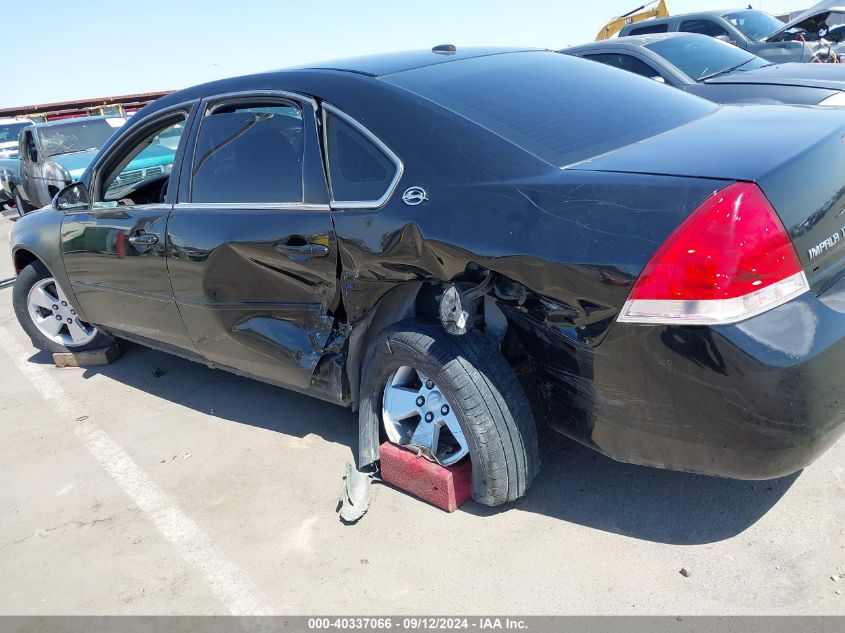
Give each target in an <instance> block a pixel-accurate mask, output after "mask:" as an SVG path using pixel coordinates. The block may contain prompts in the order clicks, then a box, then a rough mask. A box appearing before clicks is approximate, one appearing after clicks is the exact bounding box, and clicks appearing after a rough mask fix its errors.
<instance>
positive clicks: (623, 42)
mask: <svg viewBox="0 0 845 633" xmlns="http://www.w3.org/2000/svg"><path fill="white" fill-rule="evenodd" d="M681 37H699V38H700V37H709V36H707V35H701V34H699V33H685V32H681V31H673V32H670V33H644V34H642V35H623V36H622V37H616V38H613V39H611V40H602V41H600V42H590V43H589V44H579V45H578V46H570V47H568V48H564V49H561V50H560V51H559V52H561V53H575V52H578V51H581V50H585V49H588V48H590V49H592V48H603V49H608V50H612V49H614V48H624V47H626V46H646V45H648V44H652V43H653V42H659V41H662V40H671V39H677V38H681Z"/></svg>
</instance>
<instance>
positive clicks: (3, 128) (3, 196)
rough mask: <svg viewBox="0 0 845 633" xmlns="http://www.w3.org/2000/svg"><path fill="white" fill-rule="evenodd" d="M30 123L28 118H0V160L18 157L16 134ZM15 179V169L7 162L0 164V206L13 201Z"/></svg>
mask: <svg viewBox="0 0 845 633" xmlns="http://www.w3.org/2000/svg"><path fill="white" fill-rule="evenodd" d="M28 125H32V122H31V121H30V120H29V119H21V118H6V119H0V161H2V160H3V159H12V161H13V162H14V160H15V159H17V157H18V136H19V135H20V131H21V130H22V129H23V128H25V127H27V126H28ZM16 179H17V169H11V168H10V167H9V164H5V165H0V208H2V207H4V206H7V205H9V204H12V203H14V194H13V193H12V187H13V185H12V181H13V180H16Z"/></svg>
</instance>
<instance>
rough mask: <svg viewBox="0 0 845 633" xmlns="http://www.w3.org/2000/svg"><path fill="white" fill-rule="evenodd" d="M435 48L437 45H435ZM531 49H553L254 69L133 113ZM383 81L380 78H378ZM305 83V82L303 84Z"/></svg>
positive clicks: (398, 55) (410, 54)
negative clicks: (213, 97)
mask: <svg viewBox="0 0 845 633" xmlns="http://www.w3.org/2000/svg"><path fill="white" fill-rule="evenodd" d="M435 48H438V47H435ZM530 52H535V53H536V52H547V53H555V51H552V50H550V49H544V48H515V47H495V48H493V47H487V48H475V47H467V48H460V47H459V48H457V50H455V52H453V53H447V54H444V53H436V52H434V50H433V49H425V50H415V51H403V52H395V53H382V54H379V55H370V56H365V57H351V58H348V59H339V60H333V61H327V62H319V63H315V64H303V65H301V66H293V67H288V68H279V69H276V70H270V71H265V72H261V73H253V74H248V75H237V76H232V77H227V78H225V79H217V80H215V81H210V82H207V83H203V84H198V85H195V86H191V87H189V88H185V89H183V90H179V91H177V92H171V93H170V94H168V95H165V96H163V97H159V98H158V99H156V100H155V101H153V102H151V103H149V104H147V105H146V106H144V107H143V108H142V109H141V110H139V111H138V112H136V113H135V116H139V115H140V116H142V117H144V116H147V115H149V114H150V113H152V112H156V111H158V110H162V109H164V108H167V107H170V106H173V105H176V104H180V103H185V102H187V101H192V100H194V99H200V98H203V97H205V96H207V95H209V94H222V93H226V92H233V91H235V92H237V91H240V90H244V89H247V87H251V88H262V89H267V88H271V87H273V86H274V85H278V84H287V85H289V86H290V85H296V84H298V85H299V86H300V88H299V89H300V90H303V89H304V91H305V92H306V93H308V91H309V89H312V88H313V87H314V86H316V85H319V83H320V82H324V81H325V80H326V78H327V76H330V74H331V73H335V74H338V75H343V76H345V77H346V78H353V77H357V78H360V79H362V80H372V79H373V78H378V77H383V76H387V75H393V74H397V73H401V72H405V71H409V70H415V69H417V68H424V67H426V66H440V65H443V64H446V63H448V62H459V61H462V60H465V59H472V58H481V57H494V56H497V55H505V54H520V53H530ZM379 83H383V82H379ZM304 86H307V87H305V88H303V87H304Z"/></svg>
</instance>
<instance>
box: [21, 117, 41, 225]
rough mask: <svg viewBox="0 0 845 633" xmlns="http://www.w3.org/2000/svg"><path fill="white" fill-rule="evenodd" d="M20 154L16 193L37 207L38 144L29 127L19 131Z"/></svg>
mask: <svg viewBox="0 0 845 633" xmlns="http://www.w3.org/2000/svg"><path fill="white" fill-rule="evenodd" d="M19 154H20V171H19V172H18V178H19V180H20V182H19V183H18V193H19V194H20V196H21V198H23V200H24V202H26V203H27V204H29V205H30V206H33V207H35V208H38V207H40V206H42V205H40V204H39V200H40V198H39V195H38V191H37V190H36V185H38V184H39V182H38V180H37V179H36V174H35V170H36V168H37V166H38V146H37V144H36V141H35V133H34V132H33V131H32V130H31V129H29V130H24V131H23V132H21V138H20V142H19Z"/></svg>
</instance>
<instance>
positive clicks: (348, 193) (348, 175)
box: [326, 114, 397, 202]
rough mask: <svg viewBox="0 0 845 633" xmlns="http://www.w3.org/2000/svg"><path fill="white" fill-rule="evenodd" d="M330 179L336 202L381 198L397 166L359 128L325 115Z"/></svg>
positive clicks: (336, 117) (386, 191)
mask: <svg viewBox="0 0 845 633" xmlns="http://www.w3.org/2000/svg"><path fill="white" fill-rule="evenodd" d="M326 126H327V128H326V134H327V139H328V143H327V145H328V156H329V160H328V162H329V180H330V181H331V188H332V199H333V200H335V201H336V202H358V201H378V200H380V199H381V198H382V197H383V196H384V195H385V194H387V193H388V191H389V189H390V186H391V184H392V182H393V179H394V177H395V176H396V170H397V165H396V164H395V163H394V162H393V160H391V159H390V158H389V157H388V156H387V155H386V154H385V153H384V152H383V151H382V150H381V149H380V148H379V147H377V146H376V145H375V143H373V142H372V141H371V140H370V139H368V138H367V137H366V136H364V134H363V133H361V132H360V131H359V130H358V129H356V128H355V127H353V126H352V125H351V124H349V123H348V122H347V121H344V120H343V119H342V118H340V117H339V116H337V115H335V114H328V115H327V118H326Z"/></svg>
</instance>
